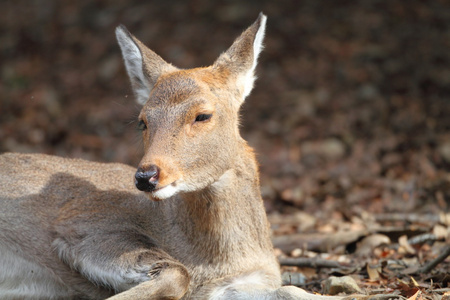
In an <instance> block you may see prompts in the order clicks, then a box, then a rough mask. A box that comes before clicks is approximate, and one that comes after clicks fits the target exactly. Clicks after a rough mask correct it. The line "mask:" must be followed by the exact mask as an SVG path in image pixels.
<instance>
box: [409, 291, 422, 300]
mask: <svg viewBox="0 0 450 300" xmlns="http://www.w3.org/2000/svg"><path fill="white" fill-rule="evenodd" d="M419 294H420V290H417V292H416V293H415V294H414V295H412V296H411V297H409V298H408V300H416V299H417V296H419ZM420 298H422V297H420ZM420 298H419V299H420Z"/></svg>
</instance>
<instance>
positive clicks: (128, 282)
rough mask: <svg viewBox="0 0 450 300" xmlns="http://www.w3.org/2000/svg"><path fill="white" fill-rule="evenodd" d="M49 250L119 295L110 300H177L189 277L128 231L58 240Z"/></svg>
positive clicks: (146, 239) (144, 239)
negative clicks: (53, 250) (52, 250)
mask: <svg viewBox="0 0 450 300" xmlns="http://www.w3.org/2000/svg"><path fill="white" fill-rule="evenodd" d="M53 246H54V247H55V248H56V250H57V252H58V254H59V257H60V258H61V259H62V260H63V261H64V262H65V263H66V264H68V265H69V266H70V267H71V268H72V269H74V270H76V271H78V272H79V273H81V274H82V275H83V276H84V277H85V278H87V279H88V280H89V281H91V282H92V283H94V284H96V285H100V286H103V287H105V288H108V289H112V290H113V291H115V293H119V294H117V295H116V296H115V297H114V298H113V299H179V298H181V297H182V296H183V295H184V294H185V292H186V291H187V288H188V286H189V282H190V279H189V274H188V272H187V270H186V268H185V267H184V266H183V265H182V264H181V263H180V262H178V261H177V260H175V259H174V258H172V257H171V256H170V255H169V254H167V253H166V252H165V251H163V250H162V249H160V248H159V247H158V246H156V245H155V244H154V243H153V241H152V240H151V238H149V237H147V236H145V235H140V234H138V233H136V232H134V233H133V231H131V230H130V231H127V232H126V234H125V233H124V232H122V234H120V233H118V232H115V233H107V232H105V231H103V232H102V234H101V236H97V235H92V236H87V237H86V236H84V237H82V238H81V239H80V238H77V239H75V240H68V239H67V237H65V238H62V237H61V238H58V239H56V240H55V241H54V243H53ZM121 292H122V293H121Z"/></svg>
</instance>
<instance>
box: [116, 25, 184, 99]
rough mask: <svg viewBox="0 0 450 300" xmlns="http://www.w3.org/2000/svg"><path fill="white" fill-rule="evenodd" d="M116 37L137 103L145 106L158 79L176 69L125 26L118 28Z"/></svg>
mask: <svg viewBox="0 0 450 300" xmlns="http://www.w3.org/2000/svg"><path fill="white" fill-rule="evenodd" d="M116 37H117V42H118V43H119V46H120V49H121V50H122V56H123V60H124V61H125V67H126V69H127V73H128V76H129V77H130V81H131V85H132V87H133V91H134V94H135V95H136V101H137V102H138V103H139V104H142V105H144V104H145V103H146V102H147V100H148V99H149V96H150V92H151V90H152V89H153V86H154V85H155V83H156V81H157V80H158V78H159V77H160V76H161V75H162V74H163V73H166V72H170V71H174V70H176V68H175V67H174V66H172V65H171V64H169V63H167V62H166V61H164V60H163V59H162V58H161V57H160V56H159V55H157V54H156V53H155V52H153V51H152V50H150V49H149V48H147V47H146V46H145V45H144V44H142V43H141V42H140V41H139V40H138V39H137V38H136V37H134V36H133V35H132V34H131V33H130V32H129V31H128V30H127V29H126V28H125V26H123V25H120V26H118V27H117V28H116Z"/></svg>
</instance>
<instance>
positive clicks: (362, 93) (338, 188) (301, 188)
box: [0, 0, 450, 299]
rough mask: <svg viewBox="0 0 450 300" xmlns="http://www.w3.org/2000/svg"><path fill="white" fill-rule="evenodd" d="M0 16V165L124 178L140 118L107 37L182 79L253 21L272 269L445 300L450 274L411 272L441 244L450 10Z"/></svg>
mask: <svg viewBox="0 0 450 300" xmlns="http://www.w3.org/2000/svg"><path fill="white" fill-rule="evenodd" d="M0 11H2V16H1V17H0V71H1V73H0V76H1V77H0V78H1V80H0V95H1V96H0V107H1V114H0V151H1V152H5V151H19V152H44V153H49V154H56V155H61V156H69V157H82V158H86V159H91V160H97V161H115V162H124V163H128V164H131V165H137V163H138V161H139V159H140V157H141V155H142V145H141V143H140V141H139V135H138V133H137V132H136V130H135V127H136V122H135V119H136V115H137V113H138V111H139V106H138V105H136V104H134V100H133V95H132V92H131V90H130V87H129V82H128V79H127V77H126V74H125V71H124V67H123V64H122V61H121V57H120V53H119V48H118V46H117V45H116V42H115V37H114V28H115V27H116V26H117V25H118V24H121V23H122V24H124V25H126V26H127V27H128V29H129V30H130V31H131V32H132V33H134V34H135V35H136V36H137V37H138V38H140V39H141V40H142V41H143V42H144V43H146V44H147V45H148V46H150V48H152V49H153V50H155V51H156V52H157V53H159V54H161V56H162V57H164V58H165V59H166V60H167V61H170V62H172V63H173V64H175V65H176V66H179V67H182V68H189V67H195V66H204V65H209V64H211V63H212V62H213V61H214V59H215V58H216V57H217V56H218V55H219V54H220V53H221V52H222V51H224V50H225V49H226V48H227V47H228V46H229V45H231V43H232V41H233V39H234V38H235V37H236V36H237V35H239V33H240V32H241V31H242V30H243V29H244V28H246V27H247V26H249V25H250V24H251V23H252V22H253V21H254V20H255V19H256V17H257V15H258V13H259V12H260V11H262V12H264V13H265V14H266V15H267V16H268V23H267V25H268V28H267V31H266V40H265V50H264V51H263V53H262V55H261V59H260V63H259V66H258V68H257V74H258V81H257V84H256V86H255V90H254V91H253V93H252V94H251V96H250V97H249V98H248V99H247V100H246V103H245V104H244V106H243V109H242V117H241V122H242V134H243V136H244V137H245V138H246V139H247V140H248V141H249V143H250V145H251V146H253V147H254V148H255V149H256V152H257V153H258V160H259V163H260V166H261V167H260V169H261V190H262V193H263V196H264V199H265V204H266V209H267V212H268V214H269V219H270V221H271V223H272V228H273V232H274V244H275V247H276V251H277V254H278V255H279V257H280V260H281V262H282V263H283V264H292V261H290V262H289V261H287V260H286V258H296V259H297V263H299V262H300V263H302V266H304V265H305V264H306V265H307V267H287V266H284V267H283V270H284V271H285V272H286V273H285V278H286V281H289V282H290V283H292V284H296V285H299V286H301V287H303V288H304V289H306V290H309V291H315V292H319V293H325V292H327V293H335V291H330V290H327V289H326V288H325V283H326V282H325V278H327V277H329V276H330V275H335V276H343V275H351V276H352V277H353V278H354V279H355V281H356V283H357V285H358V286H359V288H360V291H358V293H360V294H366V295H369V294H395V295H401V296H403V297H406V298H408V297H411V298H413V297H416V298H418V299H419V297H423V298H426V299H439V298H441V297H442V298H445V297H447V296H446V295H445V296H443V295H444V294H445V293H449V291H450V290H449V282H450V275H449V271H448V270H449V269H450V260H449V259H448V258H447V259H446V260H444V261H442V262H440V263H439V264H438V265H437V266H434V267H432V268H431V269H421V267H423V266H426V265H427V264H428V263H429V262H431V261H433V259H436V257H438V255H439V254H440V253H442V251H445V249H446V248H445V247H448V245H449V240H450V239H449V225H450V220H449V219H450V216H449V211H450V209H449V208H450V173H449V169H450V117H449V116H450V99H449V96H450V51H449V49H450V2H449V1H445V0H441V1H439V0H435V1H415V0H411V1H400V0H393V1H376V0H367V1H343V0H338V1H317V0H303V1H256V0H254V1H245V2H244V1H214V2H213V1H206V0H196V1H179V2H176V1H152V2H149V1H148V2H142V1H129V0H127V1H124V0H115V1H75V2H74V1H69V0H60V1H56V0H55V1H50V0H49V1H27V0H18V1H8V0H6V1H1V2H0ZM305 258H308V259H307V261H306V262H305V261H304V260H303V259H305ZM299 259H300V260H299ZM323 260H325V261H328V262H333V263H336V264H332V266H325V265H321V264H322V263H323ZM319 265H320V266H321V267H317V266H319ZM299 274H303V275H299ZM303 276H304V277H303ZM417 292H419V293H417ZM449 297H450V296H449Z"/></svg>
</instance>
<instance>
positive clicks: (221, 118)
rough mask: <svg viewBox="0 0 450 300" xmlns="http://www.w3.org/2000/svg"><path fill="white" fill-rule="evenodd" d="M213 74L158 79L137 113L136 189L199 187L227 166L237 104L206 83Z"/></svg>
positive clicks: (160, 195)
mask: <svg viewBox="0 0 450 300" xmlns="http://www.w3.org/2000/svg"><path fill="white" fill-rule="evenodd" d="M217 76H218V75H217V74H215V72H214V70H212V69H210V68H205V69H194V70H189V71H177V72H174V73H171V74H167V75H165V76H161V78H160V79H159V80H158V81H157V83H156V84H155V86H154V88H153V90H152V92H151V93H150V97H149V100H148V101H147V103H146V104H145V105H144V107H143V109H142V111H141V113H140V115H139V124H140V129H142V138H143V141H144V148H145V155H144V157H143V159H142V161H141V163H140V164H139V167H138V171H137V172H136V186H137V187H138V188H139V189H140V190H143V191H146V192H151V193H152V195H153V197H154V198H157V199H165V198H168V197H171V196H172V195H174V194H176V193H178V192H189V191H196V190H201V189H203V188H205V187H206V186H208V185H210V184H212V183H213V182H215V181H216V180H217V179H218V178H219V177H220V176H221V175H222V174H223V173H224V172H225V171H226V170H228V169H229V168H231V165H232V162H233V155H235V152H236V149H235V148H236V142H235V141H236V140H237V139H239V134H238V130H237V127H238V125H237V110H238V106H237V105H234V106H233V99H230V95H229V93H227V91H226V90H225V91H224V87H223V86H222V87H221V86H220V83H218V82H216V83H215V84H214V85H211V82H210V81H211V80H212V79H214V77H217Z"/></svg>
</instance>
